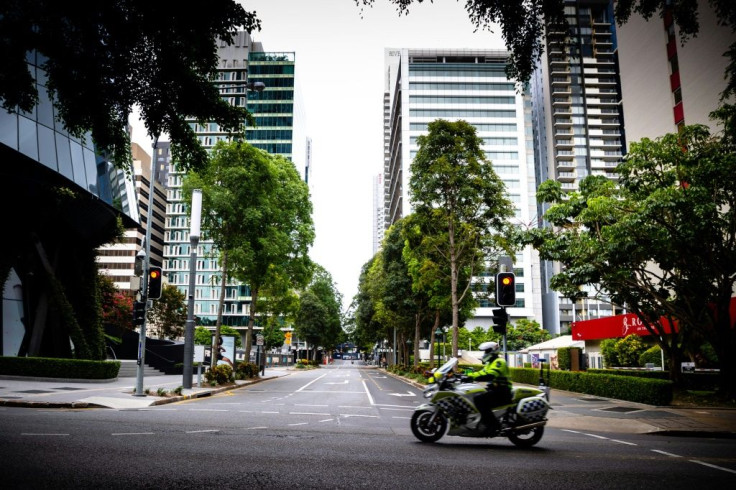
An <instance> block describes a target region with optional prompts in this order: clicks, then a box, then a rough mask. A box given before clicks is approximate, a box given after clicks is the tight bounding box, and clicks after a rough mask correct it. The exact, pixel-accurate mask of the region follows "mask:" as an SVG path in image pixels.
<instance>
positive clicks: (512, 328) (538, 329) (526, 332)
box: [506, 318, 550, 351]
mask: <svg viewBox="0 0 736 490" xmlns="http://www.w3.org/2000/svg"><path fill="white" fill-rule="evenodd" d="M549 339H550V334H549V332H548V331H547V330H544V329H543V328H542V326H541V325H540V324H539V323H538V322H537V321H535V320H529V319H527V318H521V319H519V320H517V321H516V323H514V324H513V325H509V328H508V330H507V332H506V348H507V349H508V350H510V351H518V350H521V349H524V348H526V347H529V346H530V345H535V344H539V343H542V342H544V341H546V340H549Z"/></svg>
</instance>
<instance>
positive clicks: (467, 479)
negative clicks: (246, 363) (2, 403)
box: [0, 361, 736, 489]
mask: <svg viewBox="0 0 736 490" xmlns="http://www.w3.org/2000/svg"><path fill="white" fill-rule="evenodd" d="M422 400H423V399H422V398H421V394H420V391H419V390H418V389H416V388H413V387H412V386H410V385H407V384H406V383H404V382H402V381H400V380H397V379H394V378H392V377H390V376H387V375H385V374H382V373H381V372H380V371H378V370H373V369H361V368H359V366H358V365H357V364H350V363H349V361H348V362H343V363H341V364H337V365H335V366H332V367H328V368H322V369H318V370H309V371H295V372H294V373H293V374H290V375H289V376H285V377H281V378H278V379H273V380H269V381H264V382H262V383H257V384H254V385H250V386H248V387H246V388H240V389H237V390H233V391H229V392H225V393H222V394H219V395H216V396H212V397H208V398H202V399H197V400H190V401H187V402H181V403H175V404H169V405H163V406H159V407H150V408H146V409H135V410H111V409H85V410H71V409H70V410H59V409H51V410H41V409H29V408H10V407H5V408H3V409H2V410H0V441H1V442H0V460H1V461H2V464H1V465H0V481H2V486H3V488H48V487H49V486H52V487H54V488H202V487H204V486H208V487H212V488H216V489H225V488H228V489H229V488H240V489H250V488H269V489H280V488H289V489H294V488H299V489H305V488H306V489H312V488H315V489H316V488H321V489H324V488H371V489H393V488H397V489H398V488H401V489H414V488H421V489H432V488H446V487H461V488H464V489H475V488H489V487H490V488H494V487H498V488H526V489H528V488H537V487H541V488H566V489H567V488H597V489H600V488H626V489H630V488H646V489H652V488H668V489H679V488H690V489H692V488H697V487H698V486H702V485H703V483H706V482H707V483H708V484H709V485H714V486H715V485H727V486H728V487H732V486H733V484H734V483H735V482H736V447H735V446H736V445H735V444H734V442H733V441H732V440H726V439H705V438H677V437H663V436H651V435H636V434H617V433H615V432H609V431H603V430H601V431H598V432H596V431H592V430H589V429H586V430H573V429H562V428H556V427H548V429H547V431H546V433H545V436H544V438H543V439H542V441H541V442H540V443H539V445H538V446H536V447H534V448H532V449H531V450H522V449H519V448H516V447H515V446H513V445H512V444H511V443H510V442H509V441H508V440H505V439H490V440H489V439H469V438H458V437H445V438H443V439H442V440H441V441H440V442H438V443H436V444H423V443H420V442H418V441H417V440H416V439H415V438H414V437H413V436H412V434H411V431H410V429H409V418H410V417H411V413H412V409H413V407H414V406H416V405H417V404H418V403H420V402H421V401H422ZM553 401H554V400H553ZM566 403H568V402H567V401H565V400H560V401H557V402H555V405H556V409H558V410H560V411H565V404H566ZM605 420H606V419H605V418H601V421H602V423H605Z"/></svg>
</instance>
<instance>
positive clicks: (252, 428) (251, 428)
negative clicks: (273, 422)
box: [245, 426, 268, 430]
mask: <svg viewBox="0 0 736 490" xmlns="http://www.w3.org/2000/svg"><path fill="white" fill-rule="evenodd" d="M256 429H268V427H266V426H261V427H246V428H245V430H256Z"/></svg>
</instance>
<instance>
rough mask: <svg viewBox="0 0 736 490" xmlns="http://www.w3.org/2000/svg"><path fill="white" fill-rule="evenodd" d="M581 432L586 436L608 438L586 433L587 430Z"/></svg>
mask: <svg viewBox="0 0 736 490" xmlns="http://www.w3.org/2000/svg"><path fill="white" fill-rule="evenodd" d="M583 434H585V435H586V436H590V437H595V438H596V439H605V440H608V437H603V436H598V435H595V434H588V433H587V432H583Z"/></svg>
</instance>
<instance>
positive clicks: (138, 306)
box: [133, 301, 146, 326]
mask: <svg viewBox="0 0 736 490" xmlns="http://www.w3.org/2000/svg"><path fill="white" fill-rule="evenodd" d="M145 318H146V303H145V301H133V325H135V326H139V325H143V321H144V320H145Z"/></svg>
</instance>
